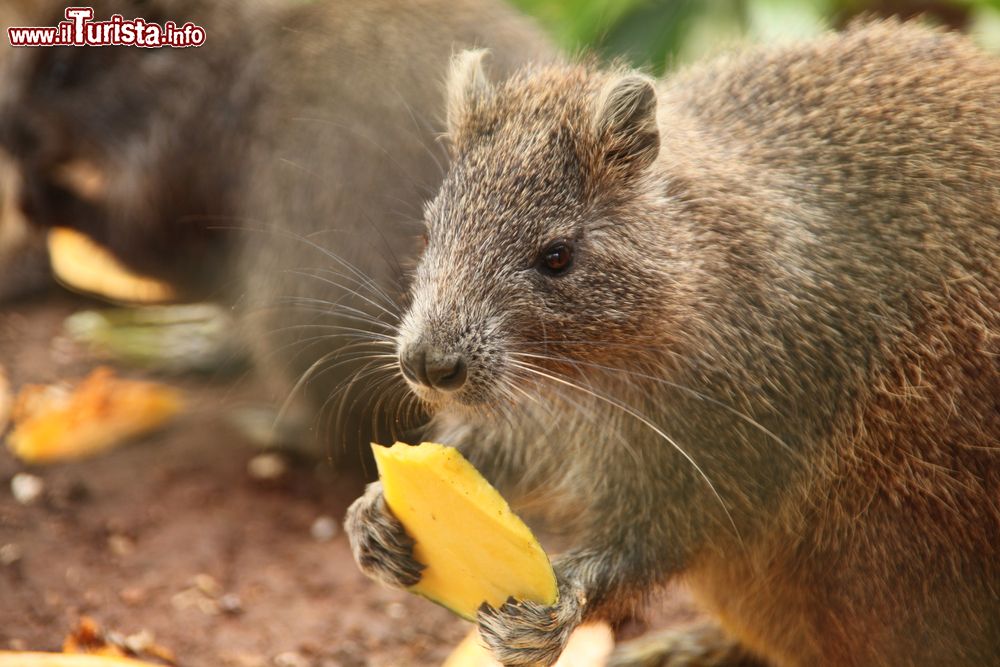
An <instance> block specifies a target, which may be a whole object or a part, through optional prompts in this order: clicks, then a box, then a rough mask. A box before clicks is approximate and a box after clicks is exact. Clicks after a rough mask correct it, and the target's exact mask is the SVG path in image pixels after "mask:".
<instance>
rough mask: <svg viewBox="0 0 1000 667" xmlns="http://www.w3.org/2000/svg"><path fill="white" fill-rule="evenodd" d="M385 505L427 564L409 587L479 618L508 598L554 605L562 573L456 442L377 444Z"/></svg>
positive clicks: (465, 616) (420, 560) (461, 614)
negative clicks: (453, 444) (485, 607)
mask: <svg viewBox="0 0 1000 667" xmlns="http://www.w3.org/2000/svg"><path fill="white" fill-rule="evenodd" d="M372 451H373V452H374V454H375V462H376V464H377V465H378V472H379V477H380V478H381V479H382V491H383V494H384V496H385V502H386V504H387V505H388V506H389V509H390V510H392V513H393V514H395V515H396V518H398V519H399V521H400V522H401V523H402V524H403V526H405V527H406V531H407V533H409V534H410V536H411V537H412V538H413V539H414V541H415V542H416V545H415V546H414V556H415V558H416V559H417V560H418V561H419V562H421V563H423V564H424V565H426V566H427V567H426V569H425V570H424V571H423V573H422V576H421V579H420V581H419V582H418V583H417V584H416V585H415V586H412V587H411V588H410V589H409V590H410V591H411V592H413V593H417V594H419V595H423V596H424V597H426V598H428V599H430V600H432V601H434V602H437V603H438V604H441V605H443V606H444V607H447V608H448V609H450V610H452V611H453V612H455V613H456V614H458V615H459V616H462V617H463V618H466V619H469V620H474V619H475V617H476V610H477V609H478V608H479V606H480V605H481V604H482V603H483V602H489V603H490V604H491V605H493V606H499V605H501V604H503V603H504V602H505V601H506V600H507V598H508V597H514V598H517V599H519V600H530V601H533V602H538V603H540V604H546V605H550V604H554V603H555V602H556V601H557V599H558V595H559V593H558V588H557V587H556V577H555V573H554V572H553V571H552V566H551V565H550V564H549V559H548V557H547V556H546V555H545V552H544V551H543V550H542V547H541V545H540V544H538V540H536V539H535V536H534V535H532V534H531V531H530V530H529V529H528V527H527V526H525V525H524V522H522V521H521V519H519V518H518V517H517V515H516V514H514V512H512V511H511V509H510V507H509V506H508V505H507V501H505V500H504V499H503V497H502V496H501V495H500V494H499V493H498V492H497V490H496V489H494V488H493V487H492V486H490V483H489V482H487V481H486V480H485V479H484V478H483V476H482V475H480V474H479V472H478V471H477V470H476V469H475V468H474V467H473V466H472V464H471V463H469V462H468V461H466V460H465V458H464V457H463V456H462V455H461V454H460V453H459V452H458V450H457V449H454V448H452V447H445V446H444V445H438V444H435V443H429V442H425V443H423V444H422V445H419V446H417V447H411V446H409V445H406V444H404V443H396V444H395V445H393V446H392V447H381V446H379V445H372Z"/></svg>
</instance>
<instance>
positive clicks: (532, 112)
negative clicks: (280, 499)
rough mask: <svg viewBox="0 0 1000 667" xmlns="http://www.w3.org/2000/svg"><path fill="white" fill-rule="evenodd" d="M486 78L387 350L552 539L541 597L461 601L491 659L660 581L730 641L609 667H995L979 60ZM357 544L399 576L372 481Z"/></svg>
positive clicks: (966, 46) (898, 31)
mask: <svg viewBox="0 0 1000 667" xmlns="http://www.w3.org/2000/svg"><path fill="white" fill-rule="evenodd" d="M482 58H483V54H482V52H470V53H466V54H463V55H462V56H461V57H459V58H457V59H456V60H455V63H454V66H453V73H452V76H451V82H450V85H449V89H448V102H449V105H448V126H449V133H448V136H449V143H450V145H451V146H452V151H453V160H452V167H451V169H450V171H449V174H448V176H447V177H446V179H445V181H444V183H443V185H442V188H441V190H440V192H439V193H438V194H437V196H436V197H435V199H434V200H433V201H432V202H431V203H429V204H428V206H427V208H426V222H427V228H428V245H427V249H426V251H425V252H424V253H423V255H422V258H421V261H420V263H419V265H418V268H417V270H416V274H415V276H414V279H413V283H412V297H411V299H410V302H409V306H408V310H407V312H406V314H405V315H404V317H403V318H402V325H401V327H400V329H399V334H398V336H397V340H398V356H399V362H400V366H401V369H402V372H403V375H405V376H406V379H407V381H408V383H409V385H410V386H411V388H412V389H413V391H414V392H415V394H417V395H418V396H419V397H420V398H421V399H422V400H423V401H425V402H426V403H427V404H428V405H429V406H431V408H432V411H433V412H435V428H434V429H433V430H432V438H431V439H434V440H436V441H439V442H445V443H449V444H453V445H458V446H460V447H461V448H462V450H463V451H464V452H465V453H466V455H467V456H469V457H470V459H471V460H472V461H473V463H475V464H476V466H477V467H478V468H479V469H480V470H481V471H483V472H484V474H485V475H486V476H487V477H488V478H490V479H491V480H492V481H494V482H495V483H498V484H500V485H501V487H502V489H503V490H504V492H505V495H507V496H508V497H511V498H518V497H522V498H524V499H525V500H524V502H523V504H522V507H524V508H526V509H529V510H530V509H532V508H533V509H535V510H540V511H541V513H542V514H543V516H544V515H548V516H550V517H552V518H553V519H554V522H555V523H556V525H558V526H560V527H562V528H563V529H565V530H566V531H567V534H568V538H569V540H571V546H570V548H569V549H568V550H567V551H566V552H565V553H562V554H560V555H559V556H557V557H556V558H555V560H554V562H553V565H554V568H555V571H556V576H557V578H558V580H559V584H560V597H559V600H558V602H557V603H556V604H555V605H553V606H551V607H546V606H543V605H539V604H535V603H532V602H527V601H510V602H508V603H507V604H503V605H501V606H500V607H499V608H498V609H494V608H492V607H489V606H488V605H484V607H483V608H481V609H480V612H479V630H480V635H481V636H482V637H483V639H484V640H485V642H486V643H487V644H488V645H489V646H490V647H491V648H492V650H493V652H494V655H495V656H496V657H497V658H498V659H499V660H500V661H501V662H502V663H503V664H504V665H507V666H511V665H524V666H527V665H548V664H551V663H552V662H554V661H555V659H556V658H557V657H558V655H559V654H560V652H561V651H562V648H563V646H564V645H565V642H566V641H567V638H568V637H569V634H570V632H571V631H572V629H573V628H574V626H575V625H577V624H578V623H580V622H581V621H584V620H588V619H595V618H604V619H607V620H610V621H612V622H617V621H621V620H623V619H625V618H627V617H628V615H629V614H631V613H633V611H634V610H635V609H636V608H637V607H639V606H640V605H641V604H642V603H643V602H644V601H645V600H646V599H647V598H648V596H649V595H650V594H651V593H652V592H653V591H655V590H656V589H657V587H658V586H660V585H663V584H665V583H666V582H668V581H670V580H672V579H676V578H679V577H683V578H684V580H685V581H687V582H689V583H690V585H691V587H692V588H693V590H694V592H695V594H696V596H697V597H698V598H699V599H700V600H701V601H702V602H703V603H704V604H705V606H706V607H707V608H708V609H709V610H710V611H712V612H713V613H714V615H715V616H716V617H717V619H718V620H719V621H720V623H721V627H722V628H723V630H719V629H718V628H710V627H706V628H702V629H701V630H700V631H699V632H698V633H696V634H695V635H692V636H691V637H688V638H686V639H685V638H678V637H676V636H675V637H673V639H672V641H671V642H669V643H666V642H665V643H664V644H663V645H661V646H659V647H656V645H655V643H654V644H651V645H650V646H647V647H644V648H636V649H635V650H634V651H631V652H630V650H629V649H628V648H622V649H620V652H619V654H618V656H616V657H615V658H614V661H613V662H614V664H616V665H682V664H683V665H729V666H734V665H749V664H757V662H756V660H758V659H763V660H766V661H768V663H769V664H773V665H781V666H786V665H787V666H804V665H836V666H838V667H844V666H853V667H870V666H873V665H879V666H887V665H895V666H904V665H905V666H913V667H915V666H918V665H968V666H978V665H986V664H998V662H1000V59H997V58H996V57H994V56H990V55H987V54H986V53H984V52H982V51H980V50H978V49H977V48H976V47H975V46H974V45H973V44H972V43H971V41H970V40H968V39H967V38H965V37H963V36H961V35H959V34H955V33H947V32H945V31H943V30H930V29H927V28H923V27H920V26H918V25H916V24H900V23H897V22H886V23H875V24H872V25H866V26H856V27H855V28H853V29H851V30H849V31H847V32H846V33H843V34H827V35H824V36H822V37H819V38H817V39H814V40H811V41H804V42H800V43H793V44H791V45H786V46H772V47H758V48H754V49H749V50H747V51H743V52H734V53H732V54H728V55H726V56H723V57H721V58H718V59H715V60H712V61H709V62H707V63H704V64H701V65H697V66H693V67H691V68H688V69H685V70H681V71H680V72H678V73H676V74H674V75H671V76H669V77H667V78H666V79H665V80H663V81H662V82H655V81H653V80H652V79H650V78H649V77H647V76H645V75H643V74H641V73H638V72H635V71H631V70H628V69H624V68H618V69H603V70H602V69H599V68H596V67H593V66H591V65H587V64H580V63H569V64H564V65H560V66H532V67H529V68H527V69H525V70H523V71H520V72H519V73H518V74H516V75H515V76H514V77H512V78H510V79H507V80H502V79H501V80H499V81H498V82H497V83H491V81H490V78H489V76H488V75H486V74H485V73H484V71H483V70H482ZM347 527H348V535H349V536H350V538H351V541H352V545H353V548H354V550H355V555H356V557H357V559H358V563H359V565H360V566H361V567H362V569H364V570H366V571H367V572H368V573H369V574H371V575H372V576H373V577H375V578H377V579H380V580H382V581H384V582H387V583H390V584H395V585H397V586H398V585H408V584H413V583H415V581H416V580H418V579H419V576H420V575H419V572H420V569H421V566H420V564H419V563H416V562H415V561H414V558H413V554H412V550H411V548H410V546H411V545H412V541H411V540H409V539H408V536H407V535H406V534H405V529H404V528H403V527H402V525H401V524H400V523H399V522H398V521H397V520H396V519H395V518H394V517H393V515H392V514H391V512H390V511H389V510H388V509H387V508H386V506H385V503H384V501H383V499H382V496H381V491H380V487H379V485H378V484H377V483H376V484H373V485H371V486H370V487H369V490H368V492H366V494H365V495H364V496H363V497H362V498H361V499H360V500H358V501H357V502H356V503H355V504H354V505H353V506H352V508H351V509H350V510H349V513H348V521H347ZM657 649H662V650H659V651H658V650H657Z"/></svg>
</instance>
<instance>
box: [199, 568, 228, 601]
mask: <svg viewBox="0 0 1000 667" xmlns="http://www.w3.org/2000/svg"><path fill="white" fill-rule="evenodd" d="M192 581H193V583H194V585H195V588H197V589H198V590H199V591H201V592H202V593H204V594H205V595H207V596H208V597H210V598H217V597H219V596H220V595H222V586H221V585H220V584H219V582H218V581H216V579H215V577H213V576H212V575H210V574H204V573H202V574H196V575H194V579H193V580H192Z"/></svg>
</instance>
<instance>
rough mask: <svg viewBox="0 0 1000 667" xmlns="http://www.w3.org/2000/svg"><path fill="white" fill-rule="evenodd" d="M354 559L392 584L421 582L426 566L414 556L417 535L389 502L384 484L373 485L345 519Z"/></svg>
mask: <svg viewBox="0 0 1000 667" xmlns="http://www.w3.org/2000/svg"><path fill="white" fill-rule="evenodd" d="M344 529H345V531H346V532H347V539H348V540H349V541H350V543H351V551H352V552H354V560H355V561H356V562H357V563H358V567H360V568H361V571H362V572H364V573H365V574H367V575H368V576H369V577H372V578H373V579H377V580H378V581H381V582H383V583H386V584H389V585H390V586H396V587H399V588H406V587H407V586H412V585H414V584H415V583H417V582H418V581H420V573H421V572H422V571H423V569H424V566H423V565H421V564H420V563H418V562H417V561H416V560H415V559H414V558H413V538H411V537H410V536H409V535H407V533H406V529H405V528H403V524H401V523H400V522H399V519H397V518H396V517H395V516H394V515H393V514H392V512H390V511H389V508H388V507H387V506H386V504H385V498H384V497H383V496H382V484H381V483H379V482H375V483H373V484H369V485H368V487H367V488H366V489H365V493H364V495H363V496H361V497H360V498H358V499H357V500H355V501H354V502H353V503H352V504H351V506H350V507H349V508H348V509H347V518H346V519H345V520H344Z"/></svg>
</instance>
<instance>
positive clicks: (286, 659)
mask: <svg viewBox="0 0 1000 667" xmlns="http://www.w3.org/2000/svg"><path fill="white" fill-rule="evenodd" d="M274 667H312V662H311V661H310V660H309V659H307V658H306V657H305V656H304V655H302V654H301V653H296V652H295V651H287V652H285V653H279V654H278V655H276V656H274Z"/></svg>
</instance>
